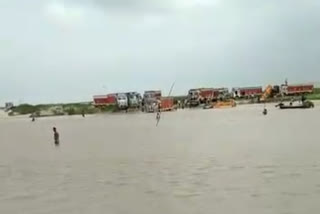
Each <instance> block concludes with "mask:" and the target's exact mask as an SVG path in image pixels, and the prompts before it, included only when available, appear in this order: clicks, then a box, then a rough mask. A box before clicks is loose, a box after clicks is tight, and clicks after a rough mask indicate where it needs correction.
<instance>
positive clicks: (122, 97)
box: [117, 93, 128, 109]
mask: <svg viewBox="0 0 320 214" xmlns="http://www.w3.org/2000/svg"><path fill="white" fill-rule="evenodd" d="M117 105H118V108H119V109H127V108H128V97H127V95H126V94H124V93H120V94H117Z"/></svg>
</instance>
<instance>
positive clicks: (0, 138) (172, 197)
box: [0, 105, 320, 214]
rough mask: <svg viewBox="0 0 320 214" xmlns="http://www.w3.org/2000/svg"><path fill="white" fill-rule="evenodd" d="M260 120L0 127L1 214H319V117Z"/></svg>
mask: <svg viewBox="0 0 320 214" xmlns="http://www.w3.org/2000/svg"><path fill="white" fill-rule="evenodd" d="M261 112H262V106H260V105H246V106H239V107H237V108H234V109H225V110H184V111H177V112H173V113H164V114H162V118H161V121H160V124H159V126H158V127H156V126H155V124H156V121H155V115H154V114H128V115H94V116H88V117H86V118H81V117H79V116H75V117H57V118H41V119H38V120H37V121H36V122H34V123H32V122H31V121H30V119H29V118H28V119H27V118H15V119H11V118H10V119H8V118H2V119H0V213H3V214H7V213H8V214H9V213H10V214H22V213H23V214H46V213H48V214H55V213H59V214H72V213H74V214H79V213H110V214H111V213H112V214H113V213H115V214H151V213H152V214H164V213H166V214H171V213H172V214H202V213H203V214H207V213H230V214H231V213H232V214H234V213H237V214H256V213H259V214H265V213H270V214H274V213H279V214H301V213H319V212H320V203H319V200H320V138H319V132H320V129H319V127H320V107H319V106H317V107H316V108H315V109H310V110H278V109H275V108H274V107H273V106H272V105H270V106H269V114H268V115H267V116H263V115H262V113H261ZM53 126H56V127H57V128H58V131H59V132H60V143H61V144H60V146H59V147H55V146H54V141H53V133H52V127H53Z"/></svg>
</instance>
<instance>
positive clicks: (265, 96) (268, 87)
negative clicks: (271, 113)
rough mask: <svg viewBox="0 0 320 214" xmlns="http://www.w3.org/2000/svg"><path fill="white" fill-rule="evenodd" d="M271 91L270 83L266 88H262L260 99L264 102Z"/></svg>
mask: <svg viewBox="0 0 320 214" xmlns="http://www.w3.org/2000/svg"><path fill="white" fill-rule="evenodd" d="M272 91H273V88H272V85H268V86H267V88H266V89H265V90H264V92H263V94H262V96H261V98H260V101H263V102H265V101H266V99H267V98H269V97H270V96H271V95H272Z"/></svg>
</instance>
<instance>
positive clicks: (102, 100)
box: [93, 90, 174, 112]
mask: <svg viewBox="0 0 320 214" xmlns="http://www.w3.org/2000/svg"><path fill="white" fill-rule="evenodd" d="M93 100H94V105H95V106H96V107H103V106H109V105H116V106H117V107H118V109H119V110H128V109H141V110H142V111H144V112H156V111H158V110H159V108H161V109H160V110H161V111H171V110H173V109H174V101H173V98H171V97H162V94H161V91H159V90H157V91H145V93H144V95H143V97H142V96H141V95H140V94H139V93H137V92H129V93H116V94H108V95H98V96H94V97H93Z"/></svg>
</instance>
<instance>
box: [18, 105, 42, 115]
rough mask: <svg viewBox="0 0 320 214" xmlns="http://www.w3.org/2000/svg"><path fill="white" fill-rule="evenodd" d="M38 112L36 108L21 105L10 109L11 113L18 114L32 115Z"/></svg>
mask: <svg viewBox="0 0 320 214" xmlns="http://www.w3.org/2000/svg"><path fill="white" fill-rule="evenodd" d="M39 111H40V108H39V107H38V106H33V105H29V104H21V105H19V106H16V107H14V108H13V109H12V112H16V113H19V114H33V113H36V112H39Z"/></svg>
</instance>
